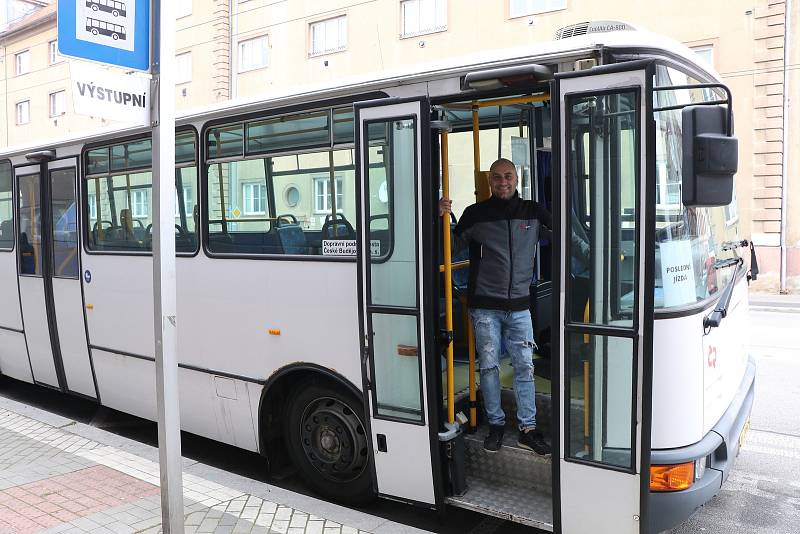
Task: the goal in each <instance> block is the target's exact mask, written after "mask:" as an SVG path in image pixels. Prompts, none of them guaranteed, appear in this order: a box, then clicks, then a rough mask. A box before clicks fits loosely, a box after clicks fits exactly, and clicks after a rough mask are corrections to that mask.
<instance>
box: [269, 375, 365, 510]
mask: <svg viewBox="0 0 800 534" xmlns="http://www.w3.org/2000/svg"><path fill="white" fill-rule="evenodd" d="M363 421H364V416H363V409H362V407H361V403H360V402H359V401H358V400H357V399H356V398H355V397H353V395H351V394H349V393H345V392H344V391H342V390H341V389H338V388H331V387H329V386H327V385H323V384H319V383H317V382H315V381H310V382H304V383H302V384H300V385H298V387H297V388H296V389H295V393H294V394H293V395H292V396H291V397H290V398H289V400H288V403H287V406H286V417H285V418H284V424H285V428H284V433H283V436H284V441H285V443H286V449H287V450H288V452H289V456H290V457H291V459H292V462H293V463H294V464H295V466H297V469H298V470H299V471H300V475H301V476H302V477H303V479H304V480H305V481H306V483H307V484H308V485H309V486H311V487H312V488H313V489H314V490H315V491H316V492H317V493H319V494H320V495H322V496H323V497H325V498H326V499H330V500H334V501H339V502H343V503H347V504H363V503H365V502H368V501H370V500H372V499H374V497H375V492H374V490H373V488H372V477H371V474H370V473H371V469H370V465H369V464H370V449H369V436H368V435H367V432H366V427H365V426H364V422H363Z"/></svg>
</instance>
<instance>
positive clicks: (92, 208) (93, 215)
mask: <svg viewBox="0 0 800 534" xmlns="http://www.w3.org/2000/svg"><path fill="white" fill-rule="evenodd" d="M86 203H87V204H88V206H89V220H92V221H96V220H97V196H96V195H95V194H94V193H89V195H88V196H87V198H86Z"/></svg>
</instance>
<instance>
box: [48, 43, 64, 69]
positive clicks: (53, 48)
mask: <svg viewBox="0 0 800 534" xmlns="http://www.w3.org/2000/svg"><path fill="white" fill-rule="evenodd" d="M48 46H49V50H50V64H51V65H55V64H56V63H61V62H62V61H64V56H62V55H61V54H59V53H58V41H50V43H49V44H48Z"/></svg>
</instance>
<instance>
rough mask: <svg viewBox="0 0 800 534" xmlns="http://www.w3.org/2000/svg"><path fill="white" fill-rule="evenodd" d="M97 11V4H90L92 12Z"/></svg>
mask: <svg viewBox="0 0 800 534" xmlns="http://www.w3.org/2000/svg"><path fill="white" fill-rule="evenodd" d="M98 9H100V8H99V7H97V4H92V11H97V10H98Z"/></svg>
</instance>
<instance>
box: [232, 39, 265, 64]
mask: <svg viewBox="0 0 800 534" xmlns="http://www.w3.org/2000/svg"><path fill="white" fill-rule="evenodd" d="M268 61H269V37H268V36H267V35H262V36H261V37H256V38H255V39H248V40H247V41H242V42H240V43H239V72H247V71H248V70H254V69H260V68H262V67H266V66H267V64H268Z"/></svg>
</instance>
